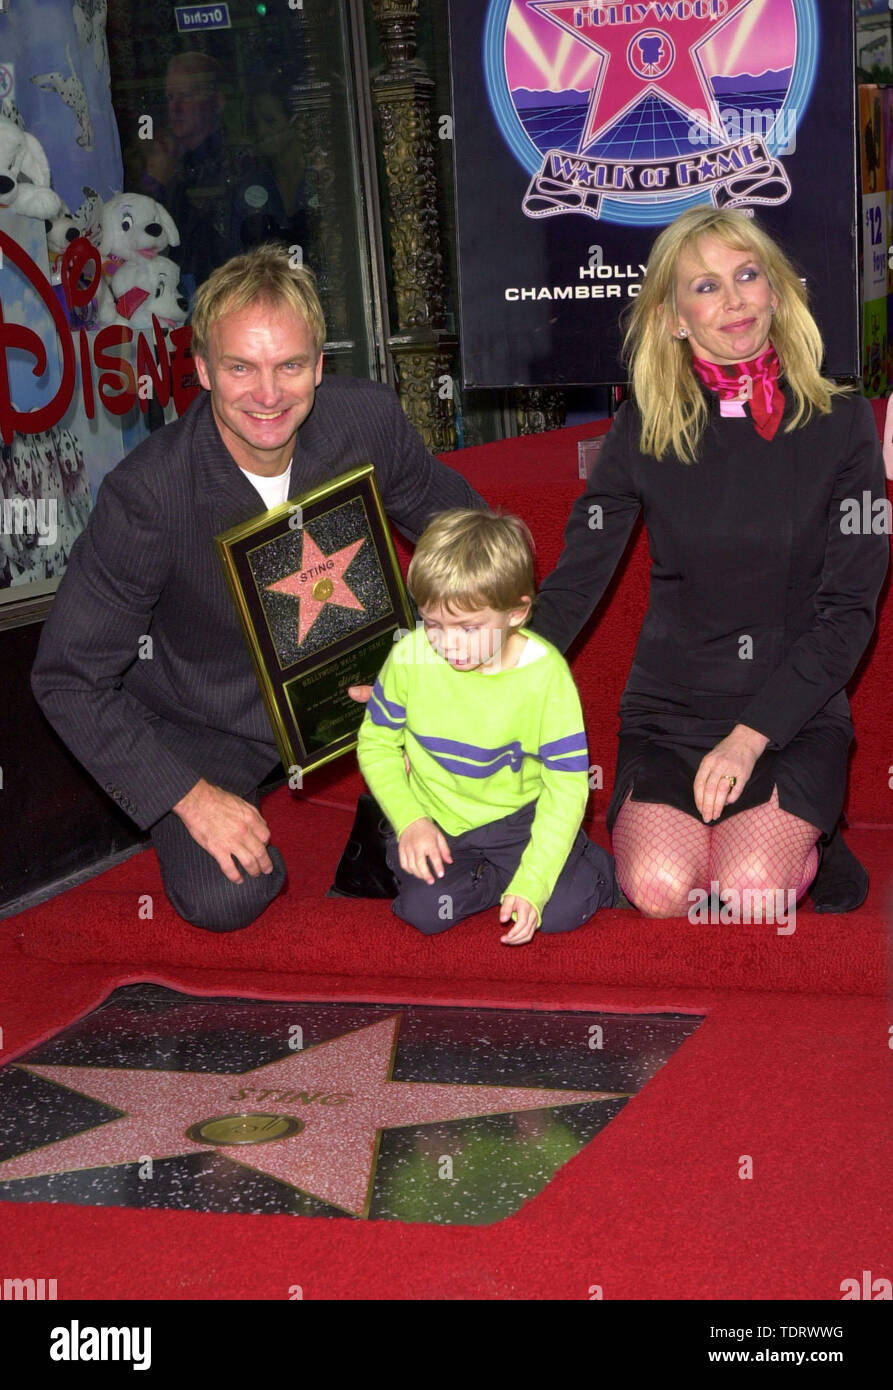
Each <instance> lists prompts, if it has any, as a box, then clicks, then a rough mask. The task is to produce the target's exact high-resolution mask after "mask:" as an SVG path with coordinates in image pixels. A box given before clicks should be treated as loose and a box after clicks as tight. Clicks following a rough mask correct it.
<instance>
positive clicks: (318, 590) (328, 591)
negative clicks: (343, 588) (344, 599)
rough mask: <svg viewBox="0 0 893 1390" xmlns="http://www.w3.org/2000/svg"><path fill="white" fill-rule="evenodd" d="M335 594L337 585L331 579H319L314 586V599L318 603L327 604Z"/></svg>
mask: <svg viewBox="0 0 893 1390" xmlns="http://www.w3.org/2000/svg"><path fill="white" fill-rule="evenodd" d="M334 592H335V585H334V584H333V583H332V581H331V579H317V581H316V583H315V584H314V586H313V597H314V598H315V599H316V602H317V603H325V602H326V601H327V600H328V599H330V598H331V597H332V595H333V593H334Z"/></svg>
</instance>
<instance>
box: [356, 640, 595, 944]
mask: <svg viewBox="0 0 893 1390" xmlns="http://www.w3.org/2000/svg"><path fill="white" fill-rule="evenodd" d="M521 631H522V634H523V635H524V636H525V637H527V638H528V640H530V641H533V642H535V643H536V644H537V645H538V646H539V647H541V648H542V655H540V656H538V657H537V659H536V660H534V661H530V662H527V663H526V664H524V665H520V666H514V667H509V668H508V669H507V670H500V671H494V672H489V673H488V672H486V671H480V670H478V671H457V670H455V669H454V668H453V667H452V666H451V665H450V664H449V662H447V661H444V660H443V658H442V657H440V656H438V655H437V653H436V652H435V651H434V648H433V647H432V646H431V644H430V642H429V641H428V638H427V636H426V635H425V632H424V629H423V628H421V627H419V628H417V629H416V630H415V632H411V633H410V634H409V635H408V636H407V637H404V638H402V639H401V641H400V642H398V643H397V645H396V646H395V647H394V650H393V651H392V652H391V654H390V656H389V657H388V659H387V661H386V662H385V664H384V666H383V668H382V670H381V673H380V675H379V678H378V680H377V681H376V682H375V686H374V688H373V692H372V698H371V699H370V701H369V704H368V706H367V708H366V717H365V718H364V720H363V723H362V725H361V726H360V732H359V742H358V748H357V755H358V758H359V763H360V769H361V771H362V773H363V776H364V777H365V779H366V781H367V783H368V785H369V789H370V791H371V792H372V794H373V795H374V796H375V798H376V800H377V801H378V803H379V805H380V806H381V808H382V810H383V811H384V813H385V815H386V816H387V817H388V820H389V821H390V822H391V824H392V826H393V827H394V830H395V832H396V834H397V835H398V837H399V836H400V835H401V834H402V833H403V831H404V830H405V829H406V828H407V826H409V825H411V824H412V822H413V821H416V820H419V819H420V818H421V817H423V816H425V817H427V818H428V820H431V821H434V822H435V824H436V825H438V826H440V828H441V830H443V831H445V833H446V834H447V835H461V834H463V833H464V832H465V831H466V830H472V829H474V828H475V827H477V826H479V825H486V824H487V823H488V822H489V821H494V820H501V819H502V818H503V817H504V816H510V815H512V813H513V812H515V811H518V810H520V808H521V807H522V806H527V805H528V804H529V803H530V802H531V801H535V802H536V803H537V806H536V814H535V816H534V820H533V826H532V828H531V832H530V840H529V842H528V844H527V847H526V849H525V851H524V854H523V855H522V858H521V862H520V864H519V866H518V869H517V872H516V873H515V875H514V877H513V879H512V881H511V882H510V883H509V885H508V887H507V888H506V891H505V895H504V896H508V895H509V894H517V895H518V896H519V897H522V898H526V899H527V901H528V902H529V903H532V904H533V906H534V907H535V908H536V910H537V913H538V917H539V918H541V917H542V913H543V909H544V907H545V905H546V903H547V902H548V901H549V898H550V897H551V896H552V892H553V890H554V888H555V884H556V882H557V881H558V876H559V874H560V873H561V870H562V869H563V868H564V864H565V861H566V860H567V857H568V854H569V853H570V850H571V846H572V845H573V843H574V840H575V838H576V835H577V831H578V830H579V828H580V823H581V821H582V819H583V812H584V811H585V809H586V801H587V798H588V795H589V777H588V772H589V756H588V753H587V749H586V734H585V732H584V729H583V711H582V709H581V707H580V697H579V695H578V694H577V688H576V686H575V685H574V681H573V677H572V676H571V673H570V668H569V667H568V664H567V662H566V661H565V659H564V657H563V656H562V655H561V653H560V652H559V651H558V650H557V649H556V648H555V647H553V646H552V645H551V644H550V643H548V642H546V641H545V639H544V638H542V637H538V636H536V635H535V634H534V633H531V632H528V631H527V630H526V629H524V628H522V629H521ZM404 749H405V750H406V752H407V754H408V756H409V762H410V771H409V773H408V774H407V772H406V769H405V765H404V762H403V750H404Z"/></svg>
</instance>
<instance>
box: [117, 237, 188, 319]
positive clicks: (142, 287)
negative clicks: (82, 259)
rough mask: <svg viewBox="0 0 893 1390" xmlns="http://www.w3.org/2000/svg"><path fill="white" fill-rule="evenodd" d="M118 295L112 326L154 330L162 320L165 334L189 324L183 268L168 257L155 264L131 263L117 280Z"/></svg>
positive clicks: (128, 262) (118, 275)
mask: <svg viewBox="0 0 893 1390" xmlns="http://www.w3.org/2000/svg"><path fill="white" fill-rule="evenodd" d="M113 283H114V291H115V294H116V295H117V302H116V303H115V306H114V309H115V312H114V314H113V315H112V317H111V319H109V320H107V322H110V323H122V324H125V323H126V324H129V325H130V326H131V327H132V328H134V329H137V330H138V329H143V330H148V331H149V332H150V333H151V331H152V319H153V318H156V319H158V322H159V323H160V324H161V326H162V328H163V329H164V331H165V333H169V332H170V330H171V329H172V328H177V327H178V326H179V325H180V324H181V323H185V322H186V315H187V314H188V312H189V300H188V299H187V298H186V296H185V295H183V294H180V293H179V284H180V267H179V266H178V265H176V264H175V263H174V262H173V261H172V260H170V258H169V257H168V256H156V257H155V259H154V261H127V262H126V263H125V264H124V265H123V266H122V267H121V269H120V270H119V271H118V273H117V275H116V276H115V279H114V282H113Z"/></svg>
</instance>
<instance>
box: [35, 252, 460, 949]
mask: <svg viewBox="0 0 893 1390" xmlns="http://www.w3.org/2000/svg"><path fill="white" fill-rule="evenodd" d="M324 338H325V324H324V320H323V314H322V308H321V306H320V303H319V298H318V295H317V293H316V288H315V284H314V281H313V277H312V275H311V274H310V273H309V272H308V271H307V270H305V269H294V268H293V267H292V266H291V264H290V261H289V256H288V252H287V251H286V250H285V249H284V248H281V247H278V246H262V247H258V248H256V249H255V250H254V251H252V252H250V253H248V254H247V255H245V256H239V257H237V258H235V259H234V260H232V261H230V262H228V263H227V264H226V265H224V266H221V267H220V269H219V270H217V271H215V272H214V274H213V275H212V276H211V277H210V279H209V280H208V281H207V282H206V283H205V284H204V285H203V286H202V287H201V289H200V290H199V293H198V296H197V300H196V306H195V343H194V355H195V360H196V366H197V369H198V375H199V380H200V382H201V385H202V387H203V388H204V389H203V391H202V394H201V396H200V397H199V398H198V399H197V400H196V401H194V402H193V404H192V406H191V407H190V409H189V410H188V411H187V412H186V414H185V415H184V416H183V417H182V419H180V420H178V421H176V422H175V423H174V424H171V425H168V426H167V427H166V428H164V429H162V430H159V431H157V432H156V433H155V434H153V435H151V436H150V438H148V439H146V440H145V441H143V443H142V444H140V445H138V446H137V448H136V449H134V450H133V451H132V453H131V454H129V455H128V457H127V458H125V459H124V460H122V462H121V463H120V464H119V465H118V466H117V468H115V469H113V470H112V472H111V473H110V474H109V475H108V477H107V478H106V479H105V480H104V482H103V484H102V487H101V489H100V491H99V495H98V498H97V502H96V507H95V509H94V511H93V514H92V516H91V518H90V523H89V526H88V527H87V529H86V531H85V532H84V533H83V534H82V535H81V536H80V537H79V538H78V540H77V542H76V544H75V546H74V548H73V550H72V554H71V558H70V560H69V563H68V569H67V571H66V574H65V576H64V578H63V580H62V584H61V586H60V589H59V592H58V594H57V596H56V599H55V602H54V604H53V607H52V610H51V612H50V616H49V619H48V620H47V622H46V624H45V627H44V631H43V634H42V637H41V643H40V648H39V651H38V655H37V660H36V662H35V665H34V670H33V673H32V687H33V690H34V693H35V695H36V697H37V699H38V701H39V702H40V704H41V706H42V708H43V710H44V712H45V713H46V715H47V717H48V718H49V720H50V722H51V723H52V724H53V725H54V727H55V728H56V729H57V731H58V732H59V733H60V734H61V736H62V738H63V739H64V740H65V742H66V743H67V744H68V746H69V748H70V749H71V750H72V752H73V753H74V754H75V756H76V757H77V758H79V760H80V761H81V762H82V763H83V764H84V766H85V767H86V768H87V769H88V771H89V772H90V773H92V775H93V776H94V777H95V778H96V779H97V781H98V782H99V783H100V784H101V785H102V786H103V787H104V788H105V790H106V791H107V792H109V794H110V795H111V796H112V797H113V798H114V800H115V801H116V802H117V803H118V805H119V806H121V807H122V808H123V809H124V810H125V811H126V812H127V814H128V815H129V816H130V817H131V818H132V819H133V820H134V821H136V823H137V824H138V825H139V826H140V827H142V828H144V829H146V828H148V829H150V830H151V836H152V843H153V845H154V846H155V849H156V850H157V852H158V856H159V860H160V862H161V871H162V877H163V881H164V885H165V889H166V891H167V894H168V896H169V898H170V900H171V902H172V903H173V905H174V907H175V908H176V909H177V911H178V912H179V913H180V915H181V916H182V917H184V918H185V919H186V920H187V921H189V922H192V923H194V924H195V925H196V926H201V927H204V928H206V929H208V930H211V931H232V930H236V929H238V928H240V927H244V926H247V925H248V924H249V923H250V922H251V921H253V920H254V919H255V918H256V917H257V916H258V915H259V914H260V913H261V912H262V911H263V910H264V909H265V908H266V907H267V906H268V905H269V903H270V902H271V901H272V899H273V898H274V897H275V896H276V894H277V893H278V892H279V890H280V888H281V887H282V884H283V882H284V880H285V867H284V864H283V862H282V857H281V855H280V854H279V851H278V850H276V849H274V848H268V845H269V840H270V832H269V829H268V827H267V825H266V822H265V821H264V819H263V817H262V815H261V814H260V811H259V809H258V791H257V789H258V786H259V784H260V783H261V781H262V780H263V779H264V778H265V777H266V776H267V775H268V774H269V773H270V772H271V771H272V770H273V768H274V767H275V765H276V763H277V762H278V756H277V752H276V746H275V742H274V739H273V732H272V729H271V727H270V723H269V720H268V718H267V714H266V710H265V707H264V704H263V700H262V698H261V694H260V689H259V687H258V684H257V680H256V678H255V675H254V671H253V668H252V665H251V659H250V656H249V653H248V649H247V647H246V645H245V641H244V638H243V636H242V633H241V629H240V627H239V621H238V617H237V614H236V609H235V606H234V604H233V602H232V598H231V596H230V594H229V591H228V589H227V586H226V581H225V579H224V576H223V571H222V568H221V566H220V563H219V560H218V558H217V554H216V551H215V547H214V536H216V535H217V534H219V533H220V532H222V531H225V530H227V529H228V528H230V527H231V526H235V525H237V524H239V523H240V522H245V521H248V520H250V519H251V518H252V517H253V516H255V515H256V514H257V513H258V512H260V511H262V510H263V509H264V508H272V507H276V506H278V505H280V504H281V503H283V502H285V501H286V500H287V499H288V498H289V497H293V496H295V495H297V494H299V493H301V492H303V491H305V490H307V489H308V488H310V487H313V486H314V485H316V484H318V483H320V482H323V481H325V480H327V479H329V478H332V477H336V476H337V475H338V474H340V473H343V472H345V471H346V470H347V469H349V468H353V467H355V466H357V465H359V464H361V463H365V462H368V461H371V462H373V463H374V464H375V467H376V473H377V477H378V483H379V487H380V489H381V493H382V498H383V501H384V505H385V509H386V511H387V513H388V515H389V516H390V517H391V518H392V520H393V521H394V522H395V523H396V524H397V525H398V526H399V527H400V528H401V530H402V531H403V532H404V533H405V534H406V535H408V536H409V537H410V538H411V539H413V540H415V539H416V537H417V536H418V535H419V534H420V533H421V532H422V530H423V529H424V527H425V526H426V524H427V522H428V520H429V519H430V517H431V516H432V515H434V514H435V513H437V512H440V511H443V510H444V509H446V508H450V507H456V506H465V507H469V506H470V507H475V506H478V505H481V499H480V498H479V497H477V495H476V494H475V493H474V491H473V490H472V489H471V488H470V487H469V486H468V484H467V483H466V482H465V480H464V479H463V478H461V477H460V476H459V475H458V474H457V473H455V472H453V470H452V469H450V468H448V467H446V465H445V464H442V463H439V462H438V461H437V460H436V459H434V458H432V456H431V455H430V454H429V453H428V451H427V450H426V448H425V446H424V444H423V443H422V440H421V439H420V438H419V436H418V434H417V433H416V432H415V430H413V429H412V427H411V426H410V424H409V422H408V421H407V419H406V417H405V416H404V414H403V412H402V411H401V409H400V406H399V403H398V401H397V398H396V396H395V395H394V392H393V391H391V390H390V389H389V388H388V387H386V386H383V385H380V384H378V383H376V382H371V381H359V380H353V379H351V378H348V377H328V378H326V379H325V380H323V374H322V369H323V358H322V346H323V340H324ZM147 639H150V640H149V641H147Z"/></svg>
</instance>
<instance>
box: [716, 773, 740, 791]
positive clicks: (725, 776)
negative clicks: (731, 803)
mask: <svg viewBox="0 0 893 1390" xmlns="http://www.w3.org/2000/svg"><path fill="white" fill-rule="evenodd" d="M719 780H720V782H728V784H729V791H731V789H732V787H734V785H735V783H736V782H737V781H738V778H737V777H732V776H730V775H729V773H728V772H724V773H723V774H722V776H721V777H720V779H719Z"/></svg>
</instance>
